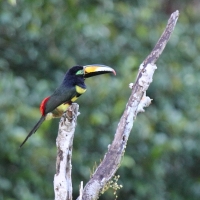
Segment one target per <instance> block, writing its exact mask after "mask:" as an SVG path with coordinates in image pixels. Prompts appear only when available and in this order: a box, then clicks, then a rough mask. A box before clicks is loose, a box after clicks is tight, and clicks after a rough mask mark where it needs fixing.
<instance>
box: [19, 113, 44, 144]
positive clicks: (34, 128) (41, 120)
mask: <svg viewBox="0 0 200 200" xmlns="http://www.w3.org/2000/svg"><path fill="white" fill-rule="evenodd" d="M44 120H45V116H42V117H41V118H40V120H39V121H38V122H37V124H36V125H35V126H34V127H33V129H32V130H31V131H30V133H29V134H28V135H27V136H26V138H25V140H24V141H23V142H22V144H21V145H20V148H21V147H22V146H23V145H24V143H25V142H26V141H27V140H28V138H29V137H30V136H31V135H32V134H33V133H35V132H36V131H37V129H38V128H39V127H40V125H41V124H42V123H43V121H44Z"/></svg>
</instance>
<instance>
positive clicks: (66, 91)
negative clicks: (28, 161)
mask: <svg viewBox="0 0 200 200" xmlns="http://www.w3.org/2000/svg"><path fill="white" fill-rule="evenodd" d="M106 73H113V74H114V75H116V72H115V70H114V69H112V68H111V67H108V66H105V65H99V64H94V65H86V66H74V67H72V68H70V69H69V70H68V71H67V72H66V74H65V76H64V79H63V81H62V83H61V85H60V86H59V87H58V88H57V89H56V90H55V91H54V92H53V94H52V95H51V96H48V97H46V98H45V99H44V100H43V101H42V102H41V104H40V112H41V118H40V119H39V121H38V122H37V124H36V125H35V126H34V127H33V129H32V130H31V131H30V132H29V134H28V135H27V137H26V138H25V140H24V141H23V142H22V144H21V145H20V147H22V146H23V145H24V143H25V142H26V141H27V140H28V138H29V137H30V136H31V135H32V134H33V133H35V132H36V131H37V129H38V128H39V127H40V125H41V124H42V123H43V122H44V120H49V119H52V118H56V117H61V116H62V114H63V113H64V112H65V111H66V110H67V108H68V107H69V106H70V105H71V104H72V103H73V102H74V101H76V100H77V99H78V97H79V96H80V95H82V94H83V93H84V92H85V91H86V85H85V79H86V78H89V77H92V76H96V75H100V74H106Z"/></svg>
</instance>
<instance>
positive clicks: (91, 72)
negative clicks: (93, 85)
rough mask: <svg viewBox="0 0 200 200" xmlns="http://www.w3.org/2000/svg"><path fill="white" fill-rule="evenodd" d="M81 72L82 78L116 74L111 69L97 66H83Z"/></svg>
mask: <svg viewBox="0 0 200 200" xmlns="http://www.w3.org/2000/svg"><path fill="white" fill-rule="evenodd" d="M83 71H84V78H89V77H92V76H97V75H100V74H107V73H113V74H114V75H116V72H115V70H114V69H113V68H111V67H108V66H106V65H99V64H94V65H85V66H83Z"/></svg>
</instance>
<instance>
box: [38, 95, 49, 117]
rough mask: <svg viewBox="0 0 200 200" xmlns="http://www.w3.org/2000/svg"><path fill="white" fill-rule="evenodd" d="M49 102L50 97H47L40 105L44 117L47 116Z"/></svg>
mask: <svg viewBox="0 0 200 200" xmlns="http://www.w3.org/2000/svg"><path fill="white" fill-rule="evenodd" d="M48 100H49V97H46V98H45V99H44V100H43V101H42V103H41V104H40V112H41V113H42V115H43V116H44V115H45V113H44V112H45V105H46V103H47V101H48Z"/></svg>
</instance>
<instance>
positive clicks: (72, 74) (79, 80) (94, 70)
mask: <svg viewBox="0 0 200 200" xmlns="http://www.w3.org/2000/svg"><path fill="white" fill-rule="evenodd" d="M106 73H113V74H115V75H116V73H115V70H114V69H112V68H111V67H108V66H105V65H99V64H94V65H85V66H81V65H77V66H74V67H72V68H70V69H69V70H68V71H67V73H66V74H65V78H64V80H63V84H64V85H79V86H82V87H85V84H84V80H85V78H89V77H92V76H96V75H100V74H106Z"/></svg>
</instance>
